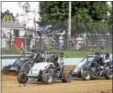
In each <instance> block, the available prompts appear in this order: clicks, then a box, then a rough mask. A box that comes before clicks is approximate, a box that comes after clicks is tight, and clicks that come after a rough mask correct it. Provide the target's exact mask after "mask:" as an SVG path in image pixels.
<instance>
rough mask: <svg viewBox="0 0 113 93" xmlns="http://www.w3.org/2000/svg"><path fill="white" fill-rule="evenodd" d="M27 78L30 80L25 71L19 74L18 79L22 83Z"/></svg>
mask: <svg viewBox="0 0 113 93" xmlns="http://www.w3.org/2000/svg"><path fill="white" fill-rule="evenodd" d="M27 80H28V78H27V76H26V74H24V73H19V74H18V76H17V81H18V82H19V83H21V84H23V83H26V82H27Z"/></svg>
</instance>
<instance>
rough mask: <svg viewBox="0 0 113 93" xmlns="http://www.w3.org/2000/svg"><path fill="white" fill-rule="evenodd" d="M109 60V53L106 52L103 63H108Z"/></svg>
mask: <svg viewBox="0 0 113 93" xmlns="http://www.w3.org/2000/svg"><path fill="white" fill-rule="evenodd" d="M109 62H110V55H109V53H106V55H105V61H104V63H105V64H108V63H109Z"/></svg>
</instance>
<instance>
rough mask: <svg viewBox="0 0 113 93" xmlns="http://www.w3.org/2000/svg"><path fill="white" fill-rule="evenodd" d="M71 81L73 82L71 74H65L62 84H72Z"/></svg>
mask: <svg viewBox="0 0 113 93" xmlns="http://www.w3.org/2000/svg"><path fill="white" fill-rule="evenodd" d="M71 80H72V75H71V74H70V73H69V72H64V73H63V79H62V82H65V83H69V82H71Z"/></svg>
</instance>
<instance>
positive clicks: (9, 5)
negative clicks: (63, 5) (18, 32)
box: [2, 2, 39, 27]
mask: <svg viewBox="0 0 113 93" xmlns="http://www.w3.org/2000/svg"><path fill="white" fill-rule="evenodd" d="M23 3H24V2H22V4H23ZM29 4H30V7H31V10H33V9H35V10H36V11H37V16H35V15H34V14H33V13H29V16H28V18H29V19H31V20H29V22H27V26H29V27H30V26H31V27H32V26H33V20H32V19H33V18H34V17H35V18H36V19H37V20H38V19H39V14H38V12H39V2H30V3H29ZM6 10H9V11H10V12H12V13H13V15H14V16H16V14H17V13H18V14H23V10H22V8H21V7H19V5H18V2H2V12H4V11H6ZM17 19H18V20H19V22H20V23H21V22H23V20H24V17H23V16H19V17H18V18H17Z"/></svg>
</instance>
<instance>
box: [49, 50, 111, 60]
mask: <svg viewBox="0 0 113 93" xmlns="http://www.w3.org/2000/svg"><path fill="white" fill-rule="evenodd" d="M97 51H98V50H95V51H88V50H78V51H77V50H73V51H48V52H63V53H64V57H65V58H83V57H85V56H87V55H88V54H89V53H95V52H97ZM98 52H99V51H98ZM101 52H103V53H106V52H108V53H112V50H110V49H109V50H103V51H101Z"/></svg>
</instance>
